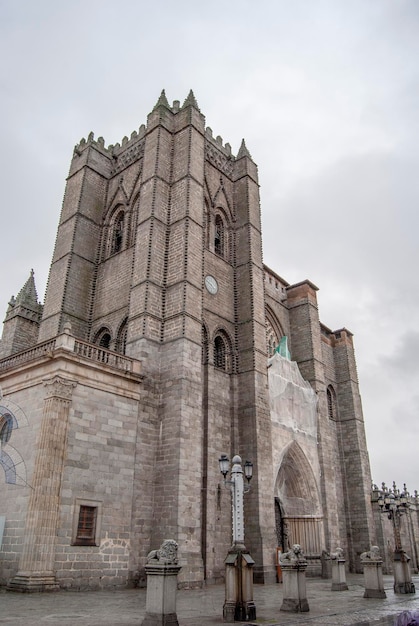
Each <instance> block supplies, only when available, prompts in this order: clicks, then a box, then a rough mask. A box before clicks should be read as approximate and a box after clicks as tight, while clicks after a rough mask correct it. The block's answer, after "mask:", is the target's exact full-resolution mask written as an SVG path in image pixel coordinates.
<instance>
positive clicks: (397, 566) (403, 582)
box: [393, 550, 416, 593]
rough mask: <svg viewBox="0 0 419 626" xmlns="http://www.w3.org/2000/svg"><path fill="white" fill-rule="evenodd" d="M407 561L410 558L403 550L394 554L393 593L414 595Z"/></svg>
mask: <svg viewBox="0 0 419 626" xmlns="http://www.w3.org/2000/svg"><path fill="white" fill-rule="evenodd" d="M409 561H410V558H409V557H408V556H407V554H406V553H405V552H404V551H403V550H402V551H400V552H397V551H396V552H395V553H394V560H393V571H394V593H416V590H415V585H414V584H413V582H412V573H411V571H410V565H409Z"/></svg>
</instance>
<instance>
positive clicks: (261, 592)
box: [0, 574, 419, 626]
mask: <svg viewBox="0 0 419 626" xmlns="http://www.w3.org/2000/svg"><path fill="white" fill-rule="evenodd" d="M347 582H348V586H349V589H348V591H331V580H324V579H310V578H309V579H307V599H308V602H309V605H310V611H309V612H308V613H284V612H281V611H280V610H279V609H280V606H281V603H282V585H280V584H278V585H256V586H255V588H254V599H255V604H256V614H257V619H256V620H253V621H252V622H243V624H247V626H250V624H258V625H259V624H260V625H263V626H280V625H281V624H284V625H287V626H294V625H300V626H301V625H302V624H307V625H308V626H351V625H352V626H354V625H358V626H361V625H362V626H366V625H367V624H376V625H377V626H378V625H380V626H381V625H388V626H390V625H392V624H393V621H394V617H395V615H397V614H398V613H400V612H401V611H403V610H405V609H410V610H413V609H419V576H414V577H413V582H414V583H415V586H416V589H417V590H418V593H417V594H412V595H410V594H409V595H395V594H394V593H393V578H392V577H391V576H384V585H385V591H386V594H387V598H386V599H383V600H378V599H366V598H363V593H364V587H363V576H362V575H357V574H350V575H348V578H347ZM145 601H146V590H145V589H123V590H118V591H82V592H77V591H61V592H57V593H43V594H21V593H10V592H6V591H5V590H4V589H1V590H0V624H1V625H2V626H4V625H7V626H76V625H77V626H119V625H120V626H140V625H141V622H142V620H143V617H144V614H145ZM223 602H224V586H223V585H214V586H209V587H207V588H205V589H200V590H180V591H179V592H178V596H177V615H178V620H179V626H215V625H216V624H222V623H223V619H222V612H223ZM236 623H237V624H240V622H236Z"/></svg>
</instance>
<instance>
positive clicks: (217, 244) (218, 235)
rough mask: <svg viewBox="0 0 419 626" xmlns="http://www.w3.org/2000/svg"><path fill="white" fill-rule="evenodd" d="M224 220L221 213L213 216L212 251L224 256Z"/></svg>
mask: <svg viewBox="0 0 419 626" xmlns="http://www.w3.org/2000/svg"><path fill="white" fill-rule="evenodd" d="M224 236H225V232H224V222H223V219H222V217H221V215H217V217H216V218H215V235H214V252H215V254H218V256H222V257H224Z"/></svg>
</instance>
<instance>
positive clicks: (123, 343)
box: [116, 318, 128, 354]
mask: <svg viewBox="0 0 419 626" xmlns="http://www.w3.org/2000/svg"><path fill="white" fill-rule="evenodd" d="M127 333H128V320H127V318H125V319H124V321H123V322H122V324H121V326H120V328H119V332H118V336H117V339H116V351H117V352H120V353H121V354H125V350H126V347H127Z"/></svg>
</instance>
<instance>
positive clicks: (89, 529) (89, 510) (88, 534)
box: [76, 505, 97, 546]
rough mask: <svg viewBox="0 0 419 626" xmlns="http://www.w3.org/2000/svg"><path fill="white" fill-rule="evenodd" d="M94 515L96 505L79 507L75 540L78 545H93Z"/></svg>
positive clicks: (94, 531)
mask: <svg viewBox="0 0 419 626" xmlns="http://www.w3.org/2000/svg"><path fill="white" fill-rule="evenodd" d="M96 517H97V507H95V506H83V505H82V506H81V507H80V511H79V521H78V524H77V535H76V541H77V543H78V544H79V545H83V546H94V545H95V535H96Z"/></svg>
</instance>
